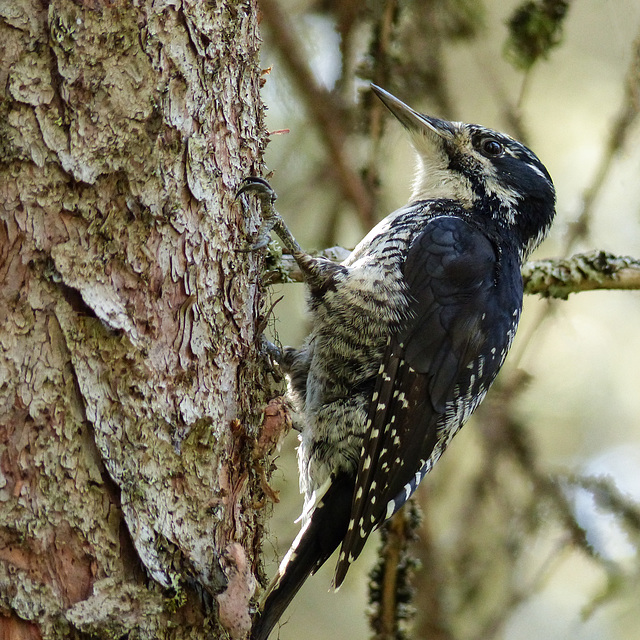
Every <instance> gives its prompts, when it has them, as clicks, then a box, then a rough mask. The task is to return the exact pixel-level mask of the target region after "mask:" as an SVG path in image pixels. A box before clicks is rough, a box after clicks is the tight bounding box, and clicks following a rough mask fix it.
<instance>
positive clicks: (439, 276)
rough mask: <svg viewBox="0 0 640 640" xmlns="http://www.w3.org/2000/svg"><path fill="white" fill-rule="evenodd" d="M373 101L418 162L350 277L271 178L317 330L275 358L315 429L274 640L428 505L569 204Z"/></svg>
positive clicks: (541, 184)
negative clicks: (409, 504)
mask: <svg viewBox="0 0 640 640" xmlns="http://www.w3.org/2000/svg"><path fill="white" fill-rule="evenodd" d="M372 89H373V91H374V92H375V93H376V94H377V96H378V97H379V98H380V99H381V100H382V102H383V103H384V104H385V105H386V107H387V108H388V109H389V110H390V111H391V113H392V114H393V115H394V116H395V117H396V118H397V119H398V120H399V121H400V123H401V124H402V125H403V126H404V127H405V129H406V130H407V131H408V133H409V136H410V138H411V142H412V144H413V147H414V148H415V151H416V155H417V169H416V176H415V180H414V183H413V192H412V194H411V198H410V200H409V203H408V204H407V205H406V206H404V207H402V208H400V209H398V210H397V211H395V212H393V213H391V214H390V215H388V216H387V217H386V218H384V219H383V220H382V221H381V222H380V223H379V224H378V225H377V226H376V227H374V228H373V229H372V230H371V231H370V232H369V233H368V234H367V236H366V237H365V238H364V239H363V240H362V241H361V242H360V243H359V244H358V245H357V247H356V248H355V249H354V251H353V252H352V253H351V254H350V256H349V257H348V258H347V259H346V260H345V261H344V262H342V263H341V264H335V263H332V262H330V261H328V260H325V259H323V258H317V257H312V256H310V255H308V254H307V253H305V252H304V251H303V250H302V249H301V248H300V246H299V245H298V243H297V242H296V241H295V239H294V238H293V236H292V235H291V233H290V232H289V230H288V229H287V228H286V226H285V225H284V223H283V221H282V219H281V218H280V217H279V215H278V214H277V212H276V211H275V208H274V206H273V201H274V199H275V194H274V193H273V191H272V190H271V188H270V186H269V185H268V183H266V182H265V181H264V180H262V179H260V178H249V179H247V180H246V181H245V183H244V185H243V186H242V188H241V190H240V192H246V191H254V192H255V193H256V194H257V195H259V196H260V197H262V199H263V213H264V215H265V220H266V222H265V226H264V227H263V228H262V229H261V231H260V236H259V240H258V241H257V242H256V245H255V246H256V247H260V246H263V245H264V244H266V242H268V234H269V232H270V231H271V230H274V231H275V232H276V233H277V234H278V235H279V236H280V238H281V240H282V242H283V244H284V245H285V247H286V248H287V249H288V250H289V251H290V252H291V254H292V255H293V257H294V258H295V260H296V262H297V263H298V265H299V266H300V269H301V270H302V273H303V275H304V280H305V282H306V285H307V287H308V295H309V309H310V315H311V319H312V329H311V332H310V334H309V336H308V337H307V339H306V341H305V342H304V345H303V346H302V347H301V348H299V349H295V348H291V347H287V348H285V349H283V350H282V351H281V352H277V351H276V350H275V348H272V352H273V353H276V356H277V357H278V359H279V360H280V363H281V365H282V367H283V369H284V371H285V373H286V374H287V375H288V378H289V386H290V394H291V397H292V399H293V401H294V404H295V406H296V407H297V411H298V412H299V416H300V423H301V433H300V446H299V448H298V462H299V469H300V488H301V491H302V492H303V493H304V495H305V502H304V508H303V512H302V516H301V520H302V527H301V531H300V533H299V535H298V536H297V538H296V539H295V541H294V543H293V545H292V546H291V549H290V550H289V551H288V553H287V554H286V556H285V558H284V559H283V561H282V564H281V565H280V568H279V570H278V572H277V574H276V576H275V578H274V579H273V581H272V582H271V584H270V586H269V588H268V589H267V592H266V596H265V598H264V599H263V602H262V604H261V610H260V611H259V613H258V616H257V618H256V621H255V623H254V626H253V629H252V635H251V638H252V640H266V639H267V637H268V636H269V633H270V632H271V630H272V628H273V627H274V626H275V624H276V623H277V621H278V620H279V618H280V616H281V615H282V613H283V612H284V610H285V608H286V607H287V606H288V604H289V603H290V602H291V600H292V599H293V597H294V596H295V594H296V593H297V591H298V590H299V589H300V587H301V586H302V584H303V582H304V581H305V580H306V578H307V577H308V576H309V575H311V574H313V573H314V572H315V571H316V570H317V569H318V568H319V567H320V566H321V565H322V564H324V562H325V561H326V560H327V559H328V558H329V556H331V555H332V553H333V552H334V551H335V550H336V549H337V548H340V551H339V554H338V560H337V566H336V571H335V577H334V581H333V584H334V587H335V588H338V587H339V586H340V585H341V584H342V582H343V580H344V578H345V575H346V573H347V570H348V568H349V566H350V564H351V563H352V562H353V561H354V560H355V559H356V558H357V557H358V555H359V554H360V552H361V551H362V548H363V547H364V544H365V542H366V540H367V538H368V537H369V535H370V534H371V532H372V531H373V530H374V529H376V528H377V527H379V526H380V525H381V524H382V523H383V522H384V521H385V520H387V519H388V518H390V517H391V516H392V515H393V514H394V513H395V512H396V511H397V510H398V509H399V508H400V507H401V506H402V505H403V504H404V503H405V502H406V501H407V500H408V499H409V497H410V496H411V495H412V494H413V492H414V491H415V490H416V488H417V486H418V485H419V484H420V482H421V480H422V479H423V478H424V476H425V475H426V474H427V473H428V472H429V471H430V470H431V468H432V467H433V465H434V464H435V463H436V462H437V461H438V459H439V458H440V456H441V455H442V453H443V451H444V450H445V449H446V447H447V445H448V444H449V443H450V442H451V439H452V438H453V436H454V435H455V434H456V433H457V432H458V430H459V429H460V427H461V426H462V425H463V424H464V422H465V421H466V420H467V419H468V418H469V416H470V415H471V414H472V413H473V411H474V410H475V408H476V407H477V406H478V404H479V403H480V402H481V401H482V399H483V398H484V396H485V394H486V393H487V391H488V389H489V387H490V385H491V383H492V382H493V380H494V379H495V377H496V374H497V373H498V370H499V369H500V367H501V366H502V363H503V362H504V360H505V357H506V355H507V352H508V350H509V348H510V346H511V343H512V341H513V337H514V335H515V332H516V328H517V326H518V321H519V319H520V312H521V308H522V295H523V284H522V277H521V274H520V269H521V267H522V264H523V262H524V261H525V260H526V259H527V257H528V256H529V254H530V253H531V251H532V250H533V249H535V248H536V247H537V246H538V244H539V243H540V242H541V241H542V239H543V238H544V237H545V235H546V234H547V232H548V230H549V227H550V226H551V222H552V220H553V217H554V214H555V191H554V187H553V183H552V180H551V177H550V176H549V173H548V172H547V170H546V169H545V167H544V165H543V164H542V163H541V162H540V160H539V159H538V157H537V156H536V155H535V154H534V153H533V152H532V151H530V150H529V149H528V148H527V147H525V146H524V145H523V144H521V143H520V142H517V141H516V140H514V139H513V138H511V137H509V136H508V135H506V134H503V133H498V132H496V131H492V130H491V129H487V128H485V127H482V126H479V125H475V124H465V123H461V122H449V121H446V120H441V119H439V118H435V117H431V116H426V115H423V114H420V113H418V112H416V111H414V110H413V109H412V108H411V107H409V106H407V105H406V104H404V103H403V102H401V101H400V100H398V99H397V98H396V97H394V96H393V95H391V94H390V93H388V92H387V91H385V90H383V89H381V88H380V87H377V86H375V85H372Z"/></svg>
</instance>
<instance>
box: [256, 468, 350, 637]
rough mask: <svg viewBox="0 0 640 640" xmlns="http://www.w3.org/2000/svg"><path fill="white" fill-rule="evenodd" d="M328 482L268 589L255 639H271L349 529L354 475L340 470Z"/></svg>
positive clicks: (258, 619)
mask: <svg viewBox="0 0 640 640" xmlns="http://www.w3.org/2000/svg"><path fill="white" fill-rule="evenodd" d="M325 486H326V487H327V488H326V490H325V492H324V495H322V496H321V497H320V498H316V504H315V508H314V509H313V511H312V512H311V514H310V516H309V517H308V518H307V519H306V522H305V523H304V524H303V526H302V529H301V531H300V533H299V534H298V536H297V537H296V539H295V540H294V541H293V544H292V545H291V548H290V549H289V551H288V552H287V555H286V556H285V557H284V559H283V561H282V563H281V564H280V568H279V569H278V572H277V573H276V575H275V577H274V579H273V580H272V581H271V584H270V585H269V587H268V589H267V591H266V593H265V596H264V599H263V601H262V604H261V607H260V609H261V611H260V613H259V614H258V617H257V618H256V620H255V621H254V624H253V628H252V630H251V640H267V638H268V637H269V634H270V633H271V630H272V629H273V627H274V626H275V625H276V624H277V622H278V620H279V619H280V617H281V616H282V614H283V613H284V611H285V609H286V608H287V607H288V606H289V603H290V602H291V601H292V600H293V598H294V596H295V595H296V593H297V592H298V590H299V589H300V587H302V585H303V584H304V581H305V580H306V579H307V578H308V577H309V576H310V575H313V574H314V573H315V572H316V571H317V570H318V569H319V568H320V567H321V566H322V565H323V564H324V563H325V562H326V561H327V559H328V558H329V556H330V555H331V554H332V553H333V552H334V551H335V549H336V548H337V547H338V545H339V544H340V542H342V539H343V538H344V536H345V534H346V532H347V526H348V524H349V514H350V512H351V502H352V498H353V479H352V478H349V477H348V476H347V475H346V474H340V475H338V476H337V477H331V478H330V479H329V480H328V481H327V483H326V485H325ZM323 488H324V487H323ZM318 493H319V494H321V491H319V492H318Z"/></svg>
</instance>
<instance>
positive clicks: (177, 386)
mask: <svg viewBox="0 0 640 640" xmlns="http://www.w3.org/2000/svg"><path fill="white" fill-rule="evenodd" d="M132 5H136V6H132ZM256 15H257V11H256V7H255V2H254V0H248V1H246V2H233V1H229V2H226V3H223V2H207V3H205V2H200V1H198V0H190V1H189V0H184V1H180V0H177V1H173V2H168V1H167V2H162V1H161V2H151V1H150V0H149V1H148V2H144V1H141V2H138V3H128V2H107V3H101V2H98V1H92V0H88V1H87V2H73V1H72V0H52V1H51V2H49V3H46V2H42V3H41V2H35V1H34V0H6V1H2V2H0V61H1V63H0V88H1V91H2V93H1V95H2V98H1V102H0V220H1V222H0V287H1V288H0V299H1V302H0V613H1V614H2V617H0V635H2V636H3V637H5V638H9V637H33V638H39V637H44V638H69V637H83V636H84V635H85V634H92V635H95V636H97V637H107V636H109V637H119V636H122V635H125V634H128V637H130V638H138V637H139V638H163V637H172V638H174V637H175V638H178V637H190V638H198V637H219V635H220V633H221V631H220V627H219V626H218V622H217V618H218V616H217V615H216V612H217V611H218V606H213V605H214V604H215V603H214V600H213V598H212V597H211V596H213V595H215V594H217V593H220V592H223V591H224V590H225V588H226V585H227V584H230V585H231V584H232V585H233V588H234V593H235V594H236V595H235V596H234V598H232V599H231V600H232V601H233V602H232V604H231V605H230V604H229V599H228V598H227V599H226V600H225V599H224V597H221V599H220V601H219V602H218V605H219V607H220V609H221V611H220V618H221V619H223V620H224V626H225V628H226V631H227V632H228V633H229V634H230V636H231V637H241V635H242V634H243V631H244V630H245V629H246V627H247V624H248V615H247V602H248V598H249V596H250V595H251V593H252V592H253V584H254V582H253V577H252V576H253V573H254V569H255V562H256V561H255V557H256V552H257V550H258V549H257V545H258V544H259V543H258V533H259V526H258V525H259V520H258V519H259V512H257V511H255V510H254V509H253V508H252V504H253V502H252V497H251V494H252V492H253V494H254V496H257V497H259V496H260V491H261V487H262V486H263V485H262V483H261V482H260V480H259V473H258V472H257V471H256V469H255V468H254V467H255V466H256V465H255V463H254V462H253V461H252V459H251V457H250V455H249V453H248V452H250V450H251V446H250V443H251V441H252V440H253V438H255V435H256V432H257V427H258V423H259V422H260V415H259V413H258V414H256V412H255V411H253V412H252V408H255V407H256V406H261V404H264V400H265V398H267V397H268V395H269V393H270V389H269V387H268V385H269V384H270V383H269V382H268V381H267V380H265V379H264V376H265V374H264V371H263V370H262V369H261V368H260V367H259V366H257V365H256V364H255V363H256V362H258V358H257V350H256V335H257V330H258V327H257V326H256V318H259V316H260V310H261V305H262V298H261V291H260V289H259V287H258V285H257V284H256V283H257V282H258V275H259V269H260V267H261V264H260V258H259V256H257V255H254V254H251V253H239V252H238V248H239V247H242V246H243V245H244V244H245V243H246V242H247V234H249V235H250V234H251V233H252V232H253V231H254V230H255V226H256V224H257V222H258V220H257V218H250V219H249V218H247V216H246V215H245V213H244V212H243V211H242V210H241V208H240V207H239V205H238V203H236V202H235V201H234V194H235V191H236V188H237V186H238V184H239V182H240V180H241V178H242V177H243V176H245V175H247V174H249V173H256V172H259V168H260V158H261V153H262V150H263V147H264V144H265V132H264V130H263V128H262V119H261V105H260V103H259V98H258V83H259V69H258V66H257V65H258V55H257V54H258V47H259V39H258V36H257V25H256ZM238 602H239V603H240V605H239V606H236V605H237V603H238ZM234 603H235V604H234ZM234 607H236V608H234ZM216 633H217V634H218V635H216ZM212 634H213V635H212Z"/></svg>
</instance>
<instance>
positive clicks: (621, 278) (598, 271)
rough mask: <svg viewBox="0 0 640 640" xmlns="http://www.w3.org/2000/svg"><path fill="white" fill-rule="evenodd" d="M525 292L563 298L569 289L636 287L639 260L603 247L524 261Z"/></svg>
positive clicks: (637, 284) (637, 283) (639, 267)
mask: <svg viewBox="0 0 640 640" xmlns="http://www.w3.org/2000/svg"><path fill="white" fill-rule="evenodd" d="M522 277H523V279H524V287H525V293H529V294H532V293H539V294H540V295H542V296H545V297H549V298H561V299H563V300H566V299H567V298H568V297H569V294H570V293H579V292H580V291H594V290H596V289H640V260H638V259H636V258H630V257H625V256H614V255H613V254H612V253H607V252H606V251H591V252H589V253H577V254H575V255H574V256H571V257H570V258H565V259H552V260H538V261H536V262H527V263H526V264H525V265H524V267H523V268H522Z"/></svg>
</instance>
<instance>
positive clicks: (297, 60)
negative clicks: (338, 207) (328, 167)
mask: <svg viewBox="0 0 640 640" xmlns="http://www.w3.org/2000/svg"><path fill="white" fill-rule="evenodd" d="M259 4H260V10H261V12H262V16H263V18H264V21H265V24H266V25H267V26H268V28H269V30H270V32H271V35H272V40H273V46H274V47H275V48H277V50H278V51H279V53H280V55H281V57H282V61H283V62H284V64H285V65H286V66H287V68H288V71H289V78H290V79H291V81H292V82H293V83H295V84H296V85H298V87H299V93H300V97H301V98H302V99H303V100H304V102H305V104H306V107H307V110H308V112H309V114H310V118H309V122H311V123H313V124H314V126H315V127H317V129H318V131H319V133H320V135H321V137H322V139H323V141H324V143H325V144H326V146H327V149H328V151H329V155H330V156H331V162H332V165H333V168H334V170H335V175H336V178H337V180H338V184H339V185H340V189H341V190H342V192H343V194H344V197H345V199H346V200H347V201H349V202H351V203H352V204H353V205H354V207H355V209H356V212H357V214H358V217H359V219H360V221H361V222H362V224H363V226H364V227H365V228H367V229H369V228H371V227H372V226H373V224H374V215H373V213H374V208H373V198H372V197H371V194H370V193H369V191H368V189H367V187H366V185H365V183H364V181H363V180H362V178H361V177H360V176H359V175H358V173H357V172H355V171H354V170H353V169H352V167H351V162H350V161H349V158H348V157H347V153H346V151H345V147H344V141H345V139H346V138H347V134H346V131H345V130H344V128H343V126H342V122H344V121H345V118H344V117H343V113H342V110H341V109H340V108H339V107H338V105H337V104H336V100H335V98H334V97H333V96H332V94H330V93H329V92H328V91H326V90H324V89H323V88H322V87H320V86H319V85H318V83H317V82H316V80H315V78H314V77H313V74H312V72H311V70H310V69H309V65H308V64H307V59H306V56H305V55H304V53H303V48H302V46H301V44H300V42H299V40H298V38H297V37H296V35H295V28H294V25H293V24H292V22H291V20H290V19H289V16H288V15H287V14H286V13H285V12H284V11H282V9H281V7H280V4H279V3H278V1H277V0H260V3H259Z"/></svg>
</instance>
